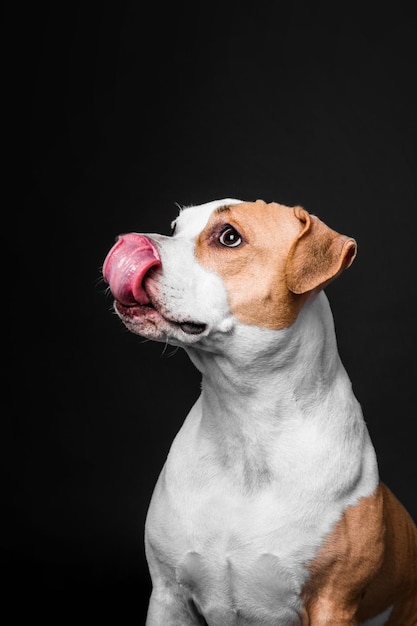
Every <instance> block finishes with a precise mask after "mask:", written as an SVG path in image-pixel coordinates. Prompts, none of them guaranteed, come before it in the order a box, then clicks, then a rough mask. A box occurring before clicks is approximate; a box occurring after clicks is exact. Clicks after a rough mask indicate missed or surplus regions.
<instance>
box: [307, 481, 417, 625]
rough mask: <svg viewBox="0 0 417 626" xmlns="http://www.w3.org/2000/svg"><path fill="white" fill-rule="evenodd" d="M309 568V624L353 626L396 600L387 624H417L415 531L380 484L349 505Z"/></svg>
mask: <svg viewBox="0 0 417 626" xmlns="http://www.w3.org/2000/svg"><path fill="white" fill-rule="evenodd" d="M308 568H309V570H310V572H311V578H310V579H309V581H308V583H307V585H306V587H305V590H304V594H303V598H304V605H305V608H306V611H307V614H308V616H309V619H310V622H309V623H310V624H320V625H323V626H325V625H329V626H330V625H331V626H333V625H334V624H340V626H344V625H346V626H348V625H349V626H350V625H352V626H353V625H354V624H357V623H358V621H359V622H361V621H364V620H365V619H370V618H371V617H375V616H376V615H379V614H380V613H382V612H383V611H384V610H386V609H388V607H390V606H392V605H393V606H394V609H393V611H392V614H391V617H390V619H389V621H388V622H387V626H388V624H389V626H406V625H410V626H412V625H413V624H417V621H416V620H417V594H416V591H417V533H416V529H415V525H414V523H413V522H412V520H411V518H410V516H409V515H408V513H407V512H406V511H405V509H404V508H403V506H402V505H401V504H400V503H399V502H398V500H397V499H396V498H395V497H394V496H393V494H392V493H391V492H390V491H389V490H388V489H387V487H386V486H385V485H383V484H382V483H380V484H379V486H378V488H377V490H376V491H375V493H374V494H373V495H372V496H370V497H368V498H362V499H361V500H360V501H359V502H358V504H357V505H355V506H351V507H349V508H348V509H346V511H345V512H344V514H343V517H342V518H341V520H340V521H339V522H338V523H337V524H336V525H335V527H334V529H333V531H332V533H331V534H330V535H329V536H328V537H327V539H326V542H325V543H324V545H323V546H322V547H321V548H320V550H319V551H318V554H317V556H316V558H315V559H314V561H312V562H311V563H310V564H309V566H308ZM357 620H358V621H357Z"/></svg>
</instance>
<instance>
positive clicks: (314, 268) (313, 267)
mask: <svg viewBox="0 0 417 626" xmlns="http://www.w3.org/2000/svg"><path fill="white" fill-rule="evenodd" d="M294 214H295V216H296V217H297V218H298V219H299V220H300V222H301V223H302V224H303V225H304V227H303V230H302V231H301V232H300V234H299V235H298V237H297V239H296V240H295V241H294V243H293V244H292V246H291V248H290V251H289V253H288V257H287V263H286V281H287V287H288V289H289V290H290V291H292V292H293V293H297V294H301V293H306V292H307V291H311V290H312V289H316V288H317V287H321V288H322V287H324V285H325V283H328V282H330V281H331V280H333V278H336V276H337V275H338V274H339V273H340V272H341V271H342V270H344V269H346V268H348V267H349V266H350V265H351V264H352V262H353V260H354V258H355V256H356V251H357V245H356V241H355V240H354V239H352V238H351V237H346V236H345V235H340V234H339V233H337V232H336V231H334V230H332V229H331V228H329V227H328V226H326V224H324V223H323V222H322V221H321V220H319V218H318V217H316V216H314V215H310V214H309V213H308V212H307V211H305V210H304V209H303V208H301V207H294Z"/></svg>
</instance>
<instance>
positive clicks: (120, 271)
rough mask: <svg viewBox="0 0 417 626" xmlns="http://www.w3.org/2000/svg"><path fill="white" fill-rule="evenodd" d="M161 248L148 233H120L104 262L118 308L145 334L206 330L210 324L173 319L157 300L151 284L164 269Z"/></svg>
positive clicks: (127, 321)
mask: <svg viewBox="0 0 417 626" xmlns="http://www.w3.org/2000/svg"><path fill="white" fill-rule="evenodd" d="M161 265H162V262H161V257H160V254H159V250H158V248H157V246H156V244H155V242H154V241H152V240H151V239H150V238H148V237H146V236H145V235H140V234H138V233H128V234H125V235H120V236H119V237H118V238H117V241H116V243H115V244H114V246H113V247H112V249H111V250H110V252H109V253H108V255H107V257H106V259H105V261H104V264H103V278H104V280H105V281H106V283H107V284H108V285H109V288H110V291H111V293H112V294H113V297H114V298H115V305H114V306H115V310H116V312H117V314H118V315H119V317H120V318H121V320H122V321H123V322H124V323H125V325H126V326H127V327H128V328H130V329H131V330H132V331H134V332H136V333H138V334H143V335H144V336H148V335H150V336H152V337H153V338H157V337H158V336H162V335H165V336H170V335H171V333H172V334H174V335H175V334H176V333H175V331H176V330H177V329H180V330H181V331H182V332H183V333H184V334H185V335H193V336H198V335H201V334H202V333H204V331H205V330H206V328H207V324H203V323H201V322H199V321H195V320H189V319H178V320H175V319H172V318H171V317H170V316H169V315H167V314H166V311H165V310H164V307H163V306H162V305H161V304H160V303H158V301H157V296H156V294H154V295H152V293H150V291H151V290H150V289H149V285H150V282H151V281H152V280H153V277H154V274H155V272H158V271H159V270H160V268H161Z"/></svg>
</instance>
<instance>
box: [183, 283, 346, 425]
mask: <svg viewBox="0 0 417 626" xmlns="http://www.w3.org/2000/svg"><path fill="white" fill-rule="evenodd" d="M187 352H188V354H189V357H190V359H191V361H192V362H193V363H194V365H195V366H196V367H197V368H198V369H199V370H200V371H201V373H202V375H203V382H202V394H203V402H204V403H208V406H209V405H210V404H212V403H216V402H217V403H218V406H216V407H215V409H214V407H213V414H215V415H216V416H218V415H223V414H225V413H227V414H228V415H230V416H235V415H236V417H237V418H238V419H239V421H240V420H241V419H242V418H244V417H245V415H246V414H249V415H250V417H252V416H254V415H256V419H257V420H258V419H259V418H260V417H261V416H260V415H257V414H258V413H259V411H255V412H253V411H247V410H246V408H245V407H249V406H251V404H252V403H255V404H258V406H259V408H261V407H262V408H263V410H264V412H266V413H268V410H269V409H270V410H272V411H273V418H274V420H276V419H279V416H280V414H281V413H285V414H288V413H289V414H290V415H291V411H288V408H289V407H290V406H291V405H292V404H293V403H296V404H297V406H299V400H301V399H302V400H303V402H305V403H306V404H307V405H310V403H311V402H314V398H316V397H317V394H321V393H327V392H328V388H329V387H331V386H332V384H333V381H334V378H335V377H336V376H338V375H339V374H340V370H343V366H342V364H341V361H340V358H339V355H338V352H337V346H336V336H335V331H334V324H333V317H332V313H331V310H330V306H329V303H328V300H327V297H326V296H325V294H324V293H323V292H320V293H319V294H317V295H314V296H312V297H311V299H310V300H309V301H308V302H307V303H306V304H305V306H304V308H303V309H302V311H301V313H300V314H299V316H298V319H297V320H296V322H295V323H294V324H293V325H292V326H291V327H289V328H286V329H284V330H277V331H272V330H268V329H259V328H257V327H255V326H244V325H242V324H237V325H236V326H235V328H234V329H233V331H232V333H231V334H230V335H223V336H221V337H219V338H216V339H215V340H213V342H212V343H211V345H209V344H206V346H204V347H203V349H201V348H199V349H196V348H194V347H192V348H187ZM259 403H261V404H260V405H259ZM280 407H282V408H285V411H280ZM205 408H206V407H205ZM207 408H208V407H207Z"/></svg>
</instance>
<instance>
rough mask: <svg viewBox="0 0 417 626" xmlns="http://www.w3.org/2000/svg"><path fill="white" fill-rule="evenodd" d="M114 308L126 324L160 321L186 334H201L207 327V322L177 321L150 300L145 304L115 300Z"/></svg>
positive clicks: (155, 322)
mask: <svg viewBox="0 0 417 626" xmlns="http://www.w3.org/2000/svg"><path fill="white" fill-rule="evenodd" d="M115 309H116V312H117V313H118V315H119V317H120V318H121V319H122V321H123V322H124V323H125V324H127V325H128V326H143V325H144V323H145V322H151V323H152V324H153V325H155V326H156V325H157V324H158V323H160V322H162V323H163V325H164V326H165V325H168V326H169V327H171V328H180V329H181V330H182V331H183V333H185V334H186V335H201V334H202V333H204V331H205V330H206V328H207V324H204V323H202V322H195V321H190V320H185V321H178V320H174V319H171V318H170V317H167V316H166V315H164V314H163V313H161V311H160V309H159V307H157V306H155V304H154V303H153V302H152V301H149V302H148V303H146V304H138V303H137V304H134V305H129V306H128V305H126V304H123V303H121V302H120V301H118V300H115Z"/></svg>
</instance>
